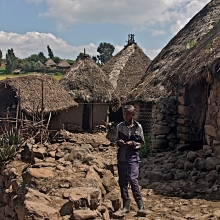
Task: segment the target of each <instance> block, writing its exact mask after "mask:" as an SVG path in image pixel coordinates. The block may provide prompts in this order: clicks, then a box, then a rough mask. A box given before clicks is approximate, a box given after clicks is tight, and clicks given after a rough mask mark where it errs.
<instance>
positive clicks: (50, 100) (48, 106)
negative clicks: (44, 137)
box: [0, 74, 78, 130]
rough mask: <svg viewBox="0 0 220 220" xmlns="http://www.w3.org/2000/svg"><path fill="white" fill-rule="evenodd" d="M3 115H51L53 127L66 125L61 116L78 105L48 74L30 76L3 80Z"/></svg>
mask: <svg viewBox="0 0 220 220" xmlns="http://www.w3.org/2000/svg"><path fill="white" fill-rule="evenodd" d="M0 100H1V103H0V116H1V117H2V118H6V116H7V117H13V118H15V117H16V114H17V111H18V110H19V117H20V118H22V119H24V118H26V117H27V118H33V117H36V116H39V115H41V114H42V113H43V114H45V115H49V114H50V113H51V114H52V117H51V121H50V126H49V127H50V129H55V130H59V129H61V128H63V122H62V117H65V114H66V113H67V111H68V110H69V109H71V108H73V107H76V106H78V104H77V103H76V102H75V101H74V100H73V99H72V97H70V96H69V94H68V93H67V92H66V91H65V90H64V89H63V88H62V87H61V86H60V84H59V83H58V81H56V80H55V79H54V78H52V77H50V76H47V75H40V74H35V75H28V76H23V77H17V78H7V79H5V80H2V81H0Z"/></svg>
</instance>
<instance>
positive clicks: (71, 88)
mask: <svg viewBox="0 0 220 220" xmlns="http://www.w3.org/2000/svg"><path fill="white" fill-rule="evenodd" d="M60 84H61V85H62V86H63V87H64V88H65V89H66V91H68V92H69V94H70V95H71V96H72V97H73V98H74V99H75V100H76V101H77V103H78V104H79V108H77V109H73V111H71V112H69V114H68V116H67V118H66V126H67V127H68V128H69V129H70V130H79V131H82V130H94V129H96V128H97V126H99V125H106V123H107V122H108V112H109V106H110V105H111V104H112V103H113V102H114V101H115V98H116V95H115V92H114V89H113V87H112V85H111V83H110V81H109V79H108V77H107V76H106V74H105V73H104V72H103V71H102V69H101V68H100V67H99V66H98V65H97V64H96V63H95V62H94V61H93V60H92V59H91V58H90V57H89V55H87V54H84V56H83V57H82V58H81V59H78V60H77V61H76V62H75V63H74V64H73V65H72V66H71V69H70V70H69V71H67V73H66V74H65V75H64V77H63V78H62V79H61V80H60Z"/></svg>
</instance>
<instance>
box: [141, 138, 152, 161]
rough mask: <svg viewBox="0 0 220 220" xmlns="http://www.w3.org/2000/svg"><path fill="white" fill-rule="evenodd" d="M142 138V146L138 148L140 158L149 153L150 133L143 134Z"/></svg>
mask: <svg viewBox="0 0 220 220" xmlns="http://www.w3.org/2000/svg"><path fill="white" fill-rule="evenodd" d="M144 139H145V143H144V146H142V147H141V149H140V158H144V157H147V156H148V154H149V153H150V145H151V138H150V134H145V135H144Z"/></svg>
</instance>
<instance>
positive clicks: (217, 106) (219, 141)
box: [204, 78, 220, 155]
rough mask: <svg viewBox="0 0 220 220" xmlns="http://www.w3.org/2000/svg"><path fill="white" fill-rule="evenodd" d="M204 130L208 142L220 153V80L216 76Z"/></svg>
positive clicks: (211, 89)
mask: <svg viewBox="0 0 220 220" xmlns="http://www.w3.org/2000/svg"><path fill="white" fill-rule="evenodd" d="M204 130H205V139H206V144H207V145H209V146H211V148H212V150H213V152H214V153H215V154H217V155H220V80H219V79H216V78H215V79H214V82H213V84H212V85H211V88H210V95H209V98H208V109H207V112H206V121H205V126H204Z"/></svg>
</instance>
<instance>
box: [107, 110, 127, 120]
mask: <svg viewBox="0 0 220 220" xmlns="http://www.w3.org/2000/svg"><path fill="white" fill-rule="evenodd" d="M123 120H124V119H123V114H122V108H119V109H118V110H117V111H113V110H112V108H111V107H110V108H109V121H110V122H121V121H123Z"/></svg>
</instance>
